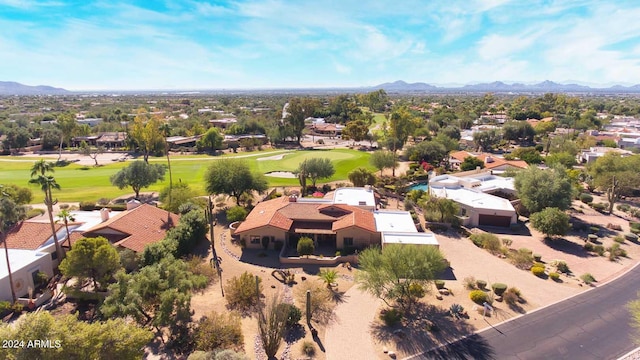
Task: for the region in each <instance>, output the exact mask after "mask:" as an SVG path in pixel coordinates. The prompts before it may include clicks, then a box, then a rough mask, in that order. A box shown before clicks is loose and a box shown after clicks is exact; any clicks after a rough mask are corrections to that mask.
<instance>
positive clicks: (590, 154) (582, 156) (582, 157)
mask: <svg viewBox="0 0 640 360" xmlns="http://www.w3.org/2000/svg"><path fill="white" fill-rule="evenodd" d="M609 152H615V153H618V154H620V156H629V155H633V153H632V152H631V151H629V150H623V149H618V148H609V147H602V146H599V147H598V146H594V147H590V148H589V149H588V150H582V151H580V152H579V153H578V154H577V155H576V161H578V163H579V164H590V163H592V162H594V161H596V160H597V159H598V158H599V157H602V156H604V155H605V154H607V153H609Z"/></svg>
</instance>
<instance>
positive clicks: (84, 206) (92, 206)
mask: <svg viewBox="0 0 640 360" xmlns="http://www.w3.org/2000/svg"><path fill="white" fill-rule="evenodd" d="M79 207H80V210H82V211H93V210H96V203H94V202H93V201H81V202H80V204H79Z"/></svg>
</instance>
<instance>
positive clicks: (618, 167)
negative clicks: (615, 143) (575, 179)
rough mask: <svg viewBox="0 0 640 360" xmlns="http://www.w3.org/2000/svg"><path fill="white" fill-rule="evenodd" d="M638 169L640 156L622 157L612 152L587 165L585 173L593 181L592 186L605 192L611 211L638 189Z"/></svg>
mask: <svg viewBox="0 0 640 360" xmlns="http://www.w3.org/2000/svg"><path fill="white" fill-rule="evenodd" d="M638 169H640V156H637V155H634V156H628V157H622V156H620V155H618V154H616V153H613V152H609V153H606V154H605V155H604V156H601V157H599V158H598V159H597V160H596V161H595V162H593V163H591V164H589V165H587V171H588V173H589V175H591V177H592V179H593V183H592V185H593V186H594V187H596V188H599V189H601V190H602V191H605V192H606V194H607V200H609V208H610V209H611V210H612V209H613V206H614V204H615V203H616V202H617V201H619V200H620V199H621V198H622V197H623V196H629V195H632V194H633V190H634V189H637V188H639V187H640V173H639V172H638ZM609 213H611V211H609Z"/></svg>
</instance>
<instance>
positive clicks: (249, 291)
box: [224, 271, 262, 311]
mask: <svg viewBox="0 0 640 360" xmlns="http://www.w3.org/2000/svg"><path fill="white" fill-rule="evenodd" d="M224 292H225V298H226V299H227V304H228V306H229V307H230V308H232V309H239V310H242V311H247V310H250V309H251V308H252V307H253V306H255V305H256V304H257V303H258V298H257V294H256V278H254V276H253V275H252V274H250V273H249V272H247V271H245V272H244V273H242V274H241V275H240V276H239V277H238V276H234V277H232V278H231V279H229V280H227V285H226V286H225V287H224ZM258 292H259V293H260V294H262V279H260V278H258Z"/></svg>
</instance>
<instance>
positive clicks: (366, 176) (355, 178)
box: [347, 167, 376, 187]
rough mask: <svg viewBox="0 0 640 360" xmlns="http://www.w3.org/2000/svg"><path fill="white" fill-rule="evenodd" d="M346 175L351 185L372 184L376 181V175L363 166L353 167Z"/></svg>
mask: <svg viewBox="0 0 640 360" xmlns="http://www.w3.org/2000/svg"><path fill="white" fill-rule="evenodd" d="M347 176H348V177H349V181H351V182H352V183H353V186H356V187H363V186H365V185H373V184H374V183H375V182H376V177H375V176H374V175H373V173H372V172H371V171H369V170H368V169H366V168H363V167H359V168H356V169H354V170H353V171H351V172H350V173H349V175H347Z"/></svg>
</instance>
